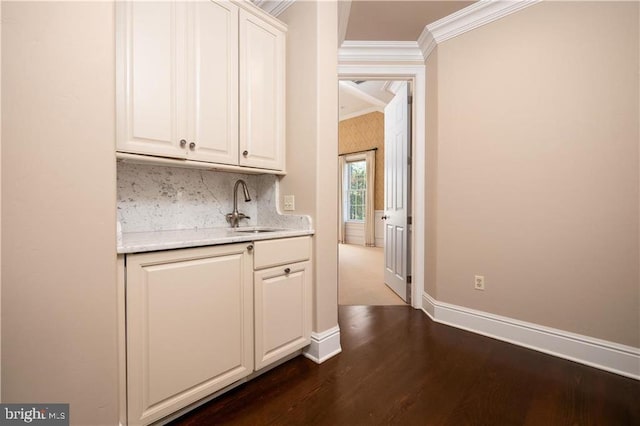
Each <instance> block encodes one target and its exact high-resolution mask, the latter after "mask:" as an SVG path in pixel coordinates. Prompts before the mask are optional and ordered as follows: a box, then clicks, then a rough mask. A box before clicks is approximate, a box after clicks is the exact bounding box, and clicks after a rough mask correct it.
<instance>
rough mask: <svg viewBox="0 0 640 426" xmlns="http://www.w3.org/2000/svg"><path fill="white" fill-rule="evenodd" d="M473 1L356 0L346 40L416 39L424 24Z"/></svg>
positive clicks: (353, 2) (352, 7)
mask: <svg viewBox="0 0 640 426" xmlns="http://www.w3.org/2000/svg"><path fill="white" fill-rule="evenodd" d="M472 3H474V2H473V1H453V0H452V1H370V0H353V1H352V2H351V10H350V12H349V23H348V25H347V33H346V37H345V40H385V41H416V40H417V39H418V37H419V36H420V34H421V33H422V30H424V27H425V26H427V25H428V24H431V23H432V22H435V21H437V20H438V19H440V18H444V17H445V16H447V15H450V14H452V13H454V12H457V11H458V10H460V9H462V8H465V7H467V6H469V5H470V4H472Z"/></svg>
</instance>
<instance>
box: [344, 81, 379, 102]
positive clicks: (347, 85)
mask: <svg viewBox="0 0 640 426" xmlns="http://www.w3.org/2000/svg"><path fill="white" fill-rule="evenodd" d="M338 84H339V85H340V88H341V89H342V90H344V91H345V92H347V93H350V94H352V95H353V96H355V97H357V98H360V99H362V100H363V101H365V102H368V103H370V104H373V105H374V106H379V107H382V108H384V107H385V105H387V103H386V102H385V101H383V100H382V99H378V98H376V97H375V96H373V95H370V94H368V93H367V92H365V91H364V90H362V89H360V88H359V87H358V85H357V84H355V83H352V82H349V81H339V82H338Z"/></svg>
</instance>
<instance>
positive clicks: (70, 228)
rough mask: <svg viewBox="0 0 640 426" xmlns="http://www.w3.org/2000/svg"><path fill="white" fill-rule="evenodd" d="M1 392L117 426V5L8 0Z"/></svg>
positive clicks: (78, 419)
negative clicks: (67, 408) (59, 404)
mask: <svg viewBox="0 0 640 426" xmlns="http://www.w3.org/2000/svg"><path fill="white" fill-rule="evenodd" d="M2 17H3V26H2V140H3V142H4V143H3V145H2V167H1V170H2V315H3V318H2V347H3V351H2V372H3V375H2V397H3V401H4V402H23V403H24V402H68V403H70V404H71V407H70V408H71V422H72V424H77V425H92V424H104V425H114V424H117V421H118V417H117V389H118V388H117V379H118V374H117V373H118V370H117V359H118V358H117V349H116V324H117V323H116V254H115V246H116V241H115V220H116V213H115V205H116V197H115V188H116V185H115V179H116V175H115V173H116V170H115V159H114V122H115V118H114V110H115V106H114V7H113V3H110V2H93V3H78V2H56V3H49V2H42V3H34V2H2Z"/></svg>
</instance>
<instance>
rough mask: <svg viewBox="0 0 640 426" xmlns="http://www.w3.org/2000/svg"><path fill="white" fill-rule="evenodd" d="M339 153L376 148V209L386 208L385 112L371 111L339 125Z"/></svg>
mask: <svg viewBox="0 0 640 426" xmlns="http://www.w3.org/2000/svg"><path fill="white" fill-rule="evenodd" d="M338 141H339V143H338V154H347V153H350V152H356V151H365V150H368V149H372V148H378V149H377V150H376V176H375V202H374V204H375V207H374V208H375V209H376V210H384V114H383V113H381V112H370V113H369V114H365V115H361V116H359V117H354V118H350V119H348V120H343V121H341V122H340V124H339V125H338Z"/></svg>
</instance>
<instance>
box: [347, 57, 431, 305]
mask: <svg viewBox="0 0 640 426" xmlns="http://www.w3.org/2000/svg"><path fill="white" fill-rule="evenodd" d="M382 79H384V80H407V81H410V82H411V84H412V96H413V105H412V106H413V107H412V108H411V129H412V135H411V153H412V157H411V181H412V186H411V200H412V201H411V204H412V205H411V209H412V225H411V227H412V228H411V237H412V238H411V267H412V271H411V279H412V282H411V306H412V307H414V308H415V309H422V293H423V292H424V280H425V269H424V264H425V243H426V241H425V238H424V236H425V231H426V230H425V213H426V204H425V200H426V197H425V195H426V194H425V188H426V183H425V178H426V174H425V166H426V130H425V118H426V115H425V111H426V70H425V65H424V64H415V65H396V64H380V63H377V64H370V63H367V64H340V63H339V64H338V80H382ZM419 117H421V119H420V118H419ZM336 203H337V197H336ZM336 208H337V206H336ZM420 259H421V261H420Z"/></svg>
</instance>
